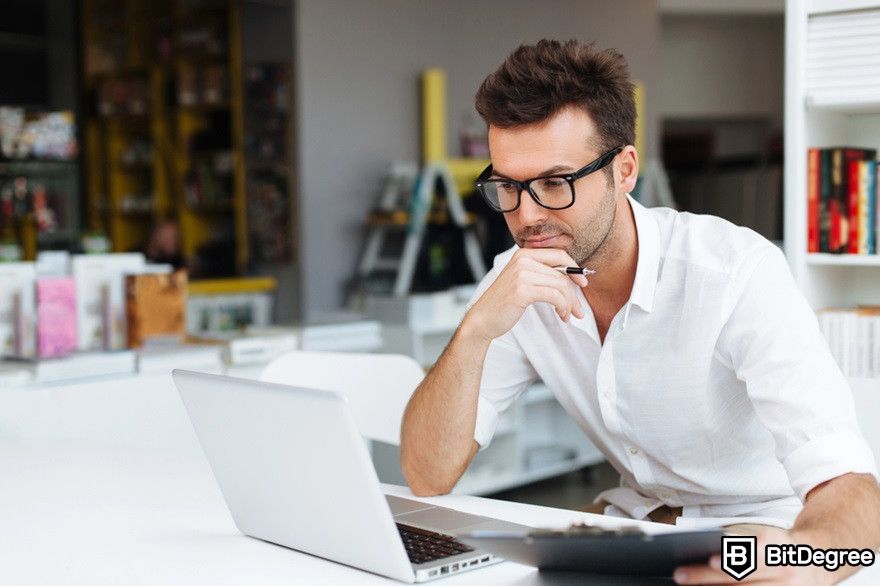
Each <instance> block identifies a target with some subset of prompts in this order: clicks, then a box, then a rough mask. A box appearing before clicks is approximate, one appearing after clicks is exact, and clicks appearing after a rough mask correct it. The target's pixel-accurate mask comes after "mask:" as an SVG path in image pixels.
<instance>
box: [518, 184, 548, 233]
mask: <svg viewBox="0 0 880 586" xmlns="http://www.w3.org/2000/svg"><path fill="white" fill-rule="evenodd" d="M519 196H520V200H519V207H518V208H517V209H516V212H515V213H516V214H517V218H518V219H519V222H520V224H522V225H524V226H529V225H534V224H540V223H543V222H544V220H546V219H547V212H548V210H547V208H545V207H542V206H540V205H538V203H537V202H536V201H535V200H534V199H533V198H532V194H531V193H529V190H528V189H523V190H522V191H521V192H520V194H519Z"/></svg>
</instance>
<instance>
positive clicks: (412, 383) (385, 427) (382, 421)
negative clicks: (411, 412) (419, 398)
mask: <svg viewBox="0 0 880 586" xmlns="http://www.w3.org/2000/svg"><path fill="white" fill-rule="evenodd" d="M424 376H425V372H424V370H423V369H422V367H421V366H419V363H418V362H416V361H415V360H413V359H412V358H410V357H408V356H402V355H398V354H362V353H345V352H304V351H299V350H295V351H292V352H287V353H285V354H281V355H280V356H278V357H276V358H275V359H274V360H272V362H270V363H269V364H268V365H267V366H266V368H264V369H263V372H262V373H261V374H260V380H263V381H267V382H273V383H282V384H287V385H293V386H300V387H309V388H314V389H324V390H329V391H336V392H337V393H339V394H341V395H343V396H344V397H345V398H346V399H347V400H348V403H349V405H351V410H352V413H353V414H354V419H355V422H356V423H357V426H358V429H359V430H360V432H361V435H363V436H364V437H365V438H367V439H371V440H378V441H382V442H386V443H389V444H393V445H395V446H399V445H400V422H401V421H402V419H403V412H404V409H406V404H407V401H409V397H410V395H412V393H413V391H414V390H415V389H416V387H417V386H418V385H419V383H420V382H422V379H423V378H424Z"/></svg>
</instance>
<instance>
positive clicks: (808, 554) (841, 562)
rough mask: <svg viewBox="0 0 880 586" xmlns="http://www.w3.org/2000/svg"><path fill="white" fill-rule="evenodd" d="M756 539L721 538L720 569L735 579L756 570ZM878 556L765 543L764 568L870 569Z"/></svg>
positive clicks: (869, 552) (858, 551)
mask: <svg viewBox="0 0 880 586" xmlns="http://www.w3.org/2000/svg"><path fill="white" fill-rule="evenodd" d="M757 541H758V540H757V538H756V537H752V536H730V535H724V536H722V537H721V569H722V570H724V572H725V573H726V574H727V575H728V576H730V577H731V578H733V579H734V580H737V581H739V580H742V579H743V578H745V577H746V576H748V575H749V574H751V573H752V572H754V571H755V570H756V569H757V566H758V559H757V558H758V556H757ZM876 557H877V553H876V552H875V551H874V550H872V549H845V548H840V549H816V548H813V547H812V546H810V545H807V544H802V543H798V544H793V543H785V544H767V545H766V546H764V563H765V564H766V565H767V566H821V567H823V568H825V569H826V570H828V571H830V572H834V571H835V570H838V569H840V568H842V567H843V566H871V565H873V564H874V561H875V560H876Z"/></svg>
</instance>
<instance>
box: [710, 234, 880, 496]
mask: <svg viewBox="0 0 880 586" xmlns="http://www.w3.org/2000/svg"><path fill="white" fill-rule="evenodd" d="M753 258H754V257H753ZM744 265H745V263H744ZM740 271H741V272H740V273H739V275H737V276H736V277H735V278H734V280H733V283H734V285H732V286H731V291H730V294H729V295H728V297H727V307H730V308H731V309H730V315H729V318H728V319H727V321H726V323H725V324H724V327H723V328H722V331H721V335H720V339H719V350H720V351H721V352H722V354H724V355H726V356H727V357H728V359H729V360H730V362H731V366H732V368H733V369H734V371H735V372H736V375H737V378H738V379H740V380H742V381H743V382H745V384H746V389H747V392H748V395H749V399H750V400H751V403H752V406H753V408H754V409H755V412H756V414H757V416H758V418H759V419H760V420H761V421H762V423H763V424H764V425H765V426H766V427H767V429H768V430H769V431H770V433H771V434H772V436H773V438H774V440H775V443H776V457H777V458H778V459H779V461H780V462H781V463H782V465H783V466H784V467H785V470H786V472H787V474H788V478H789V481H790V482H791V486H792V488H793V489H794V491H795V492H796V493H797V495H798V496H799V497H800V499H801V500H802V501H803V500H804V499H805V497H806V495H807V493H809V492H810V490H812V489H813V488H814V487H815V486H817V485H818V484H821V483H822V482H825V481H826V480H830V479H832V478H834V477H836V476H840V475H841V474H846V473H848V472H859V473H870V474H873V475H874V476H875V477H877V476H878V474H877V466H876V463H875V461H874V456H873V454H872V452H871V449H870V447H869V446H868V444H867V442H866V441H865V439H864V437H863V436H862V433H861V430H860V429H859V425H858V422H857V420H856V413H855V407H854V403H853V397H852V391H851V390H850V388H849V385H848V383H847V380H846V378H845V377H844V375H843V373H842V372H841V371H840V368H838V366H837V364H836V363H835V362H834V359H833V358H832V356H831V352H830V350H829V348H828V344H827V343H826V342H825V339H824V337H823V336H822V334H821V332H820V330H819V325H818V320H817V318H816V315H815V313H814V312H813V310H812V309H811V308H810V306H809V304H808V303H807V301H806V299H805V298H804V296H803V294H802V293H801V292H800V290H799V289H798V287H797V285H796V283H795V282H794V279H793V278H792V275H791V272H790V270H789V268H788V264H787V263H786V261H785V257H784V256H783V254H782V252H781V251H780V250H778V249H777V248H775V247H768V248H767V249H766V250H765V252H763V253H759V254H758V258H757V260H756V261H753V262H752V263H751V264H750V265H745V266H742V267H741V269H740ZM737 284H738V286H737Z"/></svg>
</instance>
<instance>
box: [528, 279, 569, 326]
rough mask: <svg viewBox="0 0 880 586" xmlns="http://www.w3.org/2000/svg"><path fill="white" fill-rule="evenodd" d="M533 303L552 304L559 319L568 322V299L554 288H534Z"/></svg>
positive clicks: (539, 286)
mask: <svg viewBox="0 0 880 586" xmlns="http://www.w3.org/2000/svg"><path fill="white" fill-rule="evenodd" d="M533 301H544V302H546V303H550V304H552V305H553V306H554V307H555V308H556V313H557V314H559V317H560V319H562V321H566V322H567V321H568V316H569V314H570V313H571V306H570V305H569V301H568V298H567V297H566V296H565V295H563V294H562V292H561V291H560V290H559V289H557V288H556V287H545V286H542V285H538V286H536V287H535V288H534V297H533Z"/></svg>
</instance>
